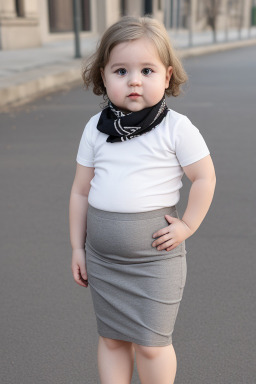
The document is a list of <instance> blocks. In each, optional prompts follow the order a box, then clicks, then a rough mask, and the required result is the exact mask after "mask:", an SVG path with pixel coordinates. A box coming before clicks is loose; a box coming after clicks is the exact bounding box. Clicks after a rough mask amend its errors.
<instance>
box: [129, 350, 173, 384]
mask: <svg viewBox="0 0 256 384" xmlns="http://www.w3.org/2000/svg"><path fill="white" fill-rule="evenodd" d="M134 347H135V351H136V362H137V369H138V373H139V377H140V380H141V384H156V383H157V384H173V383H174V379H175V375H176V370H177V359H176V354H175V351H174V348H173V346H172V344H171V345H167V346H166V347H145V346H142V345H138V344H134Z"/></svg>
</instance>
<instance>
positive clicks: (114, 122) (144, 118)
mask: <svg viewBox="0 0 256 384" xmlns="http://www.w3.org/2000/svg"><path fill="white" fill-rule="evenodd" d="M167 112H168V108H167V105H166V102H165V98H164V97H163V98H162V99H161V100H160V101H159V103H157V104H155V105H153V107H149V108H145V109H142V110H141V111H138V112H130V113H128V114H125V113H123V112H121V111H120V110H118V108H117V107H116V106H115V105H114V104H112V103H111V102H109V104H108V107H106V108H105V109H103V111H102V112H101V115H100V118H99V122H98V125H97V129H98V130H99V131H100V132H103V133H106V134H107V135H109V136H108V138H107V140H106V141H107V142H110V143H115V142H119V141H126V140H130V139H132V138H134V137H137V136H140V135H143V134H144V133H146V132H149V131H151V129H153V128H155V127H156V126H157V125H158V124H160V123H161V121H162V120H163V118H164V117H165V116H166V114H167Z"/></svg>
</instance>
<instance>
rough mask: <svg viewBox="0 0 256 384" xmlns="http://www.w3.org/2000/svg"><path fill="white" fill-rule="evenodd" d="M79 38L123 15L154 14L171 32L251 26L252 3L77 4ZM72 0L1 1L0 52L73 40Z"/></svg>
mask: <svg viewBox="0 0 256 384" xmlns="http://www.w3.org/2000/svg"><path fill="white" fill-rule="evenodd" d="M77 2H78V5H79V7H80V14H81V34H82V36H91V35H98V34H101V33H102V32H103V31H104V30H105V29H106V28H107V27H108V26H109V25H111V24H112V23H114V22H115V21H116V20H118V19H119V18H120V17H121V16H123V15H135V16H141V15H144V14H152V15H153V17H155V18H157V19H159V20H161V21H163V22H164V23H165V25H166V27H167V28H175V29H179V28H185V29H186V28H189V27H190V26H191V25H192V26H193V30H197V31H200V30H204V29H207V28H209V27H213V26H214V28H223V27H224V26H226V25H227V17H228V23H229V26H230V27H248V26H249V24H250V20H251V7H252V4H253V3H254V0H77ZM72 30H73V0H0V49H2V50H5V49H17V48H28V47H35V46H40V45H42V44H44V43H46V42H48V41H51V40H59V39H67V38H73V33H72Z"/></svg>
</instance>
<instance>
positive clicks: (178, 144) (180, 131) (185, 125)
mask: <svg viewBox="0 0 256 384" xmlns="http://www.w3.org/2000/svg"><path fill="white" fill-rule="evenodd" d="M174 140H175V152H176V156H177V159H178V161H179V163H180V165H181V166H182V167H185V166H187V165H190V164H193V163H195V162H196V161H199V160H201V159H203V158H204V157H205V156H207V155H209V154H210V151H209V149H208V147H207V145H206V142H205V140H204V138H203V136H202V135H201V133H200V132H199V129H198V128H196V127H195V126H194V125H193V124H192V123H191V121H190V120H189V119H188V118H187V117H186V116H184V119H181V121H180V122H179V124H177V127H176V131H175V139H174Z"/></svg>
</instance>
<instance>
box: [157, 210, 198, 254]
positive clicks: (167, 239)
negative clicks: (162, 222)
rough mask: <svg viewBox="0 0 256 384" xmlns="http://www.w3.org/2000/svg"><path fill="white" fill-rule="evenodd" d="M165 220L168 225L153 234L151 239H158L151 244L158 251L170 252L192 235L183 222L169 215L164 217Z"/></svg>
mask: <svg viewBox="0 0 256 384" xmlns="http://www.w3.org/2000/svg"><path fill="white" fill-rule="evenodd" d="M165 219H166V220H167V221H168V223H170V225H168V226H167V227H165V228H162V229H160V230H159V231H157V232H155V233H154V234H153V237H154V238H156V237H158V239H157V240H155V241H154V242H153V243H152V246H153V247H157V250H158V251H162V250H164V249H165V250H166V251H171V250H172V249H174V248H176V247H177V246H178V245H179V244H180V243H182V241H184V240H185V239H187V238H188V237H190V236H191V235H192V234H193V232H192V230H191V229H190V228H189V227H188V226H187V224H186V223H184V221H182V220H180V219H177V218H176V217H172V216H169V215H165Z"/></svg>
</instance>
